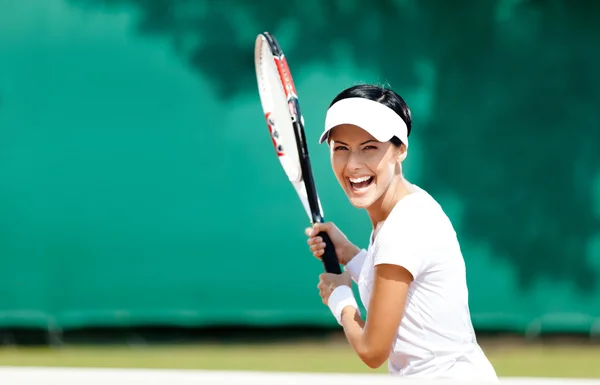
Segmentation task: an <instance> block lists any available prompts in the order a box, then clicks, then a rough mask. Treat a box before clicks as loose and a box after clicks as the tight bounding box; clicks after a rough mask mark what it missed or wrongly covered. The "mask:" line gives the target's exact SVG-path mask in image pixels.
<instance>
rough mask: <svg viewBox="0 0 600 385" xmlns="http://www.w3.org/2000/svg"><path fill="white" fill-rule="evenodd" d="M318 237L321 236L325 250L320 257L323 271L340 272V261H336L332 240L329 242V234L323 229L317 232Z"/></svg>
mask: <svg viewBox="0 0 600 385" xmlns="http://www.w3.org/2000/svg"><path fill="white" fill-rule="evenodd" d="M319 237H321V238H323V242H325V250H324V253H323V256H322V257H321V261H323V266H324V267H325V271H326V272H328V273H333V274H342V269H341V268H340V262H339V261H338V257H337V255H336V253H335V248H334V247H333V242H331V239H330V238H329V235H327V233H326V232H324V231H323V232H320V233H319Z"/></svg>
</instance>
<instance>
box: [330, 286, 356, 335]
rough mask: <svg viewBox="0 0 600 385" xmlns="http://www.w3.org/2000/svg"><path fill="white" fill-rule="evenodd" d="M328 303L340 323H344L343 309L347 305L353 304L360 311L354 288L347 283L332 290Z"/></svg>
mask: <svg viewBox="0 0 600 385" xmlns="http://www.w3.org/2000/svg"><path fill="white" fill-rule="evenodd" d="M327 305H328V306H329V310H331V313H332V314H333V316H334V317H335V319H336V320H337V322H338V324H340V325H341V324H342V310H344V308H345V307H346V306H352V307H354V308H356V310H357V311H358V312H359V313H360V309H359V308H358V304H357V303H356V300H355V299H354V293H353V292H352V289H351V288H350V287H349V286H346V285H340V286H338V287H336V288H335V289H334V290H333V291H332V292H331V295H330V296H329V300H328V301H327Z"/></svg>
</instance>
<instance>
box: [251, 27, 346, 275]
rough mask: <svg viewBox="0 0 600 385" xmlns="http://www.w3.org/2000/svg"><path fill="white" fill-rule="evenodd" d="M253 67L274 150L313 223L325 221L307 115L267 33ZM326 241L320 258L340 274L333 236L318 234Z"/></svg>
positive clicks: (257, 48)
mask: <svg viewBox="0 0 600 385" xmlns="http://www.w3.org/2000/svg"><path fill="white" fill-rule="evenodd" d="M254 66H255V69H256V79H257V82H258V92H259V95H260V101H261V104H262V109H263V112H264V115H265V119H266V121H267V127H268V128H269V133H270V135H271V139H272V141H273V146H274V148H275V153H276V154H277V157H278V158H279V161H280V162H281V166H282V168H283V170H284V171H285V173H286V175H287V177H288V179H289V181H290V182H291V183H292V186H294V188H295V190H296V192H297V193H298V196H299V197H300V201H301V202H302V205H303V206H304V209H305V211H306V214H307V215H308V218H309V220H310V221H311V223H313V224H314V223H323V208H322V207H321V201H320V200H319V195H318V194H317V189H316V187H315V182H314V179H313V174H312V169H311V166H310V160H309V156H308V147H307V145H306V138H305V135H304V117H303V116H302V113H301V112H300V104H299V102H298V94H297V92H296V86H295V85H294V81H293V79H292V74H291V72H290V69H289V67H288V64H287V60H286V58H285V55H284V54H283V51H282V50H281V47H280V46H279V43H278V42H277V40H276V39H275V37H274V36H273V35H271V34H270V33H268V32H264V33H261V34H259V35H258V36H257V38H256V42H255V47H254ZM319 236H320V237H322V238H323V241H324V242H325V244H326V246H325V252H324V253H323V256H322V257H321V260H322V262H323V266H324V268H325V271H326V272H328V273H335V274H341V272H342V271H341V268H340V264H339V262H338V258H337V255H336V254H335V249H334V247H333V243H332V242H331V239H330V238H329V236H328V235H327V233H325V232H321V233H319Z"/></svg>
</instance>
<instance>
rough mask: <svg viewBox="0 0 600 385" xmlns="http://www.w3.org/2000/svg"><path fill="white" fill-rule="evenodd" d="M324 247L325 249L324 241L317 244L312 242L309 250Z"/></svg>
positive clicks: (322, 248)
mask: <svg viewBox="0 0 600 385" xmlns="http://www.w3.org/2000/svg"><path fill="white" fill-rule="evenodd" d="M324 249H325V243H324V242H321V243H317V244H314V245H311V246H310V250H311V251H313V252H315V251H318V250H324Z"/></svg>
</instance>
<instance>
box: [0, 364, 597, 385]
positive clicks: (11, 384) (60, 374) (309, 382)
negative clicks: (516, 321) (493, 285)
mask: <svg viewBox="0 0 600 385" xmlns="http://www.w3.org/2000/svg"><path fill="white" fill-rule="evenodd" d="M398 383H402V384H414V385H427V384H448V385H450V384H452V385H454V384H456V385H458V384H461V385H464V384H465V383H464V382H456V381H450V382H449V381H443V382H439V381H438V382H433V381H423V380H406V379H400V378H392V377H389V376H387V375H384V374H383V375H382V374H325V373H323V374H322V373H319V374H317V373H273V372H246V371H205V370H169V369H104V368H102V369H101V368H61V367H2V366H0V384H2V385H37V384H40V385H42V384H43V385H100V384H102V385H125V384H127V385H131V384H136V385H137V384H140V385H192V384H193V385H234V384H241V385H320V384H326V385H332V384H343V385H365V384H369V385H371V384H373V385H379V384H398ZM500 383H501V384H507V385H569V384H573V385H600V380H576V379H566V378H565V379H550V378H516V377H512V378H502V379H501V381H500ZM471 384H472V383H471Z"/></svg>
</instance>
